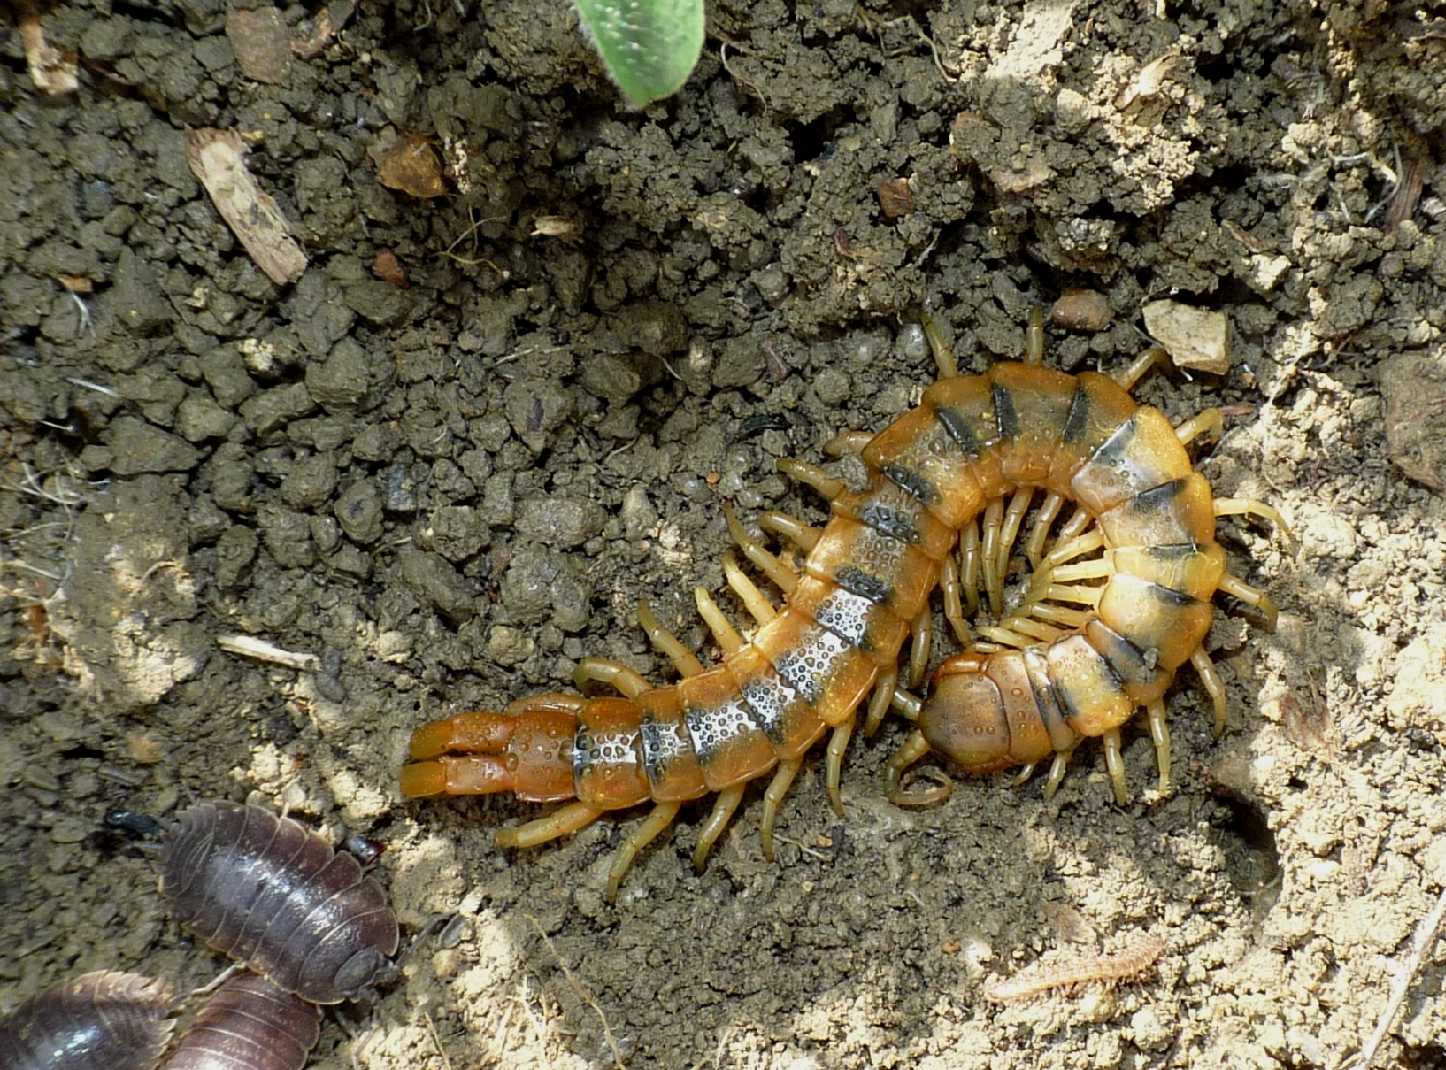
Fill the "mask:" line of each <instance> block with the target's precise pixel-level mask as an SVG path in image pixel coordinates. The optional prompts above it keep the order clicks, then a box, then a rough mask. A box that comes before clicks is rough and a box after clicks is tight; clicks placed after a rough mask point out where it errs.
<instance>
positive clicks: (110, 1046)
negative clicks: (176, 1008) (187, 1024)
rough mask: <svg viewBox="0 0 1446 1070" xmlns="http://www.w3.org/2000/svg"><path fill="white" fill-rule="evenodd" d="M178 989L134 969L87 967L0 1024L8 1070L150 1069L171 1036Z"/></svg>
mask: <svg viewBox="0 0 1446 1070" xmlns="http://www.w3.org/2000/svg"><path fill="white" fill-rule="evenodd" d="M170 1002H171V990H170V987H169V986H168V985H166V984H165V982H163V981H157V980H152V979H151V978H149V977H142V976H140V975H139V974H134V973H115V972H111V971H101V972H98V973H86V974H82V975H80V976H79V977H76V978H73V979H72V980H69V981H66V982H64V983H63V984H59V985H56V986H55V987H54V988H50V989H47V990H46V991H44V992H42V993H40V994H39V995H38V996H34V997H32V998H30V999H28V1000H26V1001H25V1002H24V1003H22V1004H20V1006H19V1007H17V1008H16V1009H15V1013H13V1014H12V1015H10V1017H9V1018H6V1019H5V1021H4V1022H0V1066H3V1067H4V1068H5V1070H150V1068H151V1067H153V1066H155V1064H156V1060H157V1059H159V1058H160V1056H161V1051H162V1050H163V1049H164V1048H165V1046H166V1041H167V1040H169V1039H170V1035H171V1027H172V1024H173V1023H172V1022H171V1020H170V1018H169V1017H168V1015H169V1008H170Z"/></svg>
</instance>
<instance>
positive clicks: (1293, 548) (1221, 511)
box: [1215, 498, 1300, 556]
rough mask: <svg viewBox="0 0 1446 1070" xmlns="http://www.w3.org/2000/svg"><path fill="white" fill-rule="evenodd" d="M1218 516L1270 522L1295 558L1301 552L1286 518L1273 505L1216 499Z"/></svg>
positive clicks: (1249, 499)
mask: <svg viewBox="0 0 1446 1070" xmlns="http://www.w3.org/2000/svg"><path fill="white" fill-rule="evenodd" d="M1215 515H1216V516H1241V515H1247V516H1258V517H1260V519H1262V520H1267V521H1269V522H1270V523H1271V524H1272V525H1273V526H1274V528H1275V532H1276V534H1277V535H1279V536H1280V539H1281V541H1282V542H1284V543H1285V546H1286V549H1287V550H1289V551H1290V553H1291V555H1292V556H1294V555H1295V554H1296V553H1298V552H1299V551H1300V545H1299V543H1297V542H1296V541H1295V536H1294V535H1293V534H1291V531H1290V525H1289V524H1287V523H1286V522H1285V517H1283V516H1281V515H1280V510H1279V509H1277V508H1275V506H1273V505H1266V504H1265V503H1264V502H1262V501H1257V500H1256V499H1254V498H1216V499H1215Z"/></svg>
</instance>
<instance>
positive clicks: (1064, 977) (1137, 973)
mask: <svg viewBox="0 0 1446 1070" xmlns="http://www.w3.org/2000/svg"><path fill="white" fill-rule="evenodd" d="M1164 953H1165V941H1164V940H1161V939H1160V938H1159V937H1158V936H1153V935H1150V934H1146V935H1144V936H1141V937H1139V938H1137V939H1136V940H1135V941H1134V942H1132V943H1130V944H1129V945H1127V946H1126V947H1125V949H1124V950H1123V951H1120V952H1117V953H1115V954H1113V955H1090V956H1086V957H1083V958H1072V959H1066V960H1065V961H1063V962H1059V963H1053V964H1050V965H1047V966H1038V965H1036V966H1034V967H1031V968H1028V969H1025V970H1022V971H1021V972H1019V973H1017V974H1015V975H1014V976H1013V977H1008V978H1005V979H1004V980H1002V981H995V982H993V983H992V984H989V985H987V986H986V987H985V989H984V998H985V999H987V1000H990V1001H991V1002H993V1003H1012V1002H1014V1001H1016V1000H1024V999H1031V998H1033V997H1034V996H1037V995H1040V994H1041V993H1044V992H1048V991H1050V990H1052V989H1056V988H1059V989H1065V990H1067V991H1073V990H1075V989H1077V988H1079V987H1080V986H1081V985H1087V984H1091V983H1099V984H1103V985H1107V986H1113V985H1117V984H1120V983H1122V982H1128V981H1136V980H1139V979H1140V978H1141V977H1143V976H1145V974H1147V973H1149V971H1150V970H1152V969H1154V966H1155V963H1156V962H1157V961H1158V960H1159V958H1160V956H1161V955H1163V954H1164Z"/></svg>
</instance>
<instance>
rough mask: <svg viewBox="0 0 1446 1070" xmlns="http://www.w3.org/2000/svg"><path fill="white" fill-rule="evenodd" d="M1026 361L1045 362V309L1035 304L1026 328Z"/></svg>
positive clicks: (1031, 309)
mask: <svg viewBox="0 0 1446 1070" xmlns="http://www.w3.org/2000/svg"><path fill="white" fill-rule="evenodd" d="M1024 363H1026V364H1043V363H1044V309H1042V308H1040V306H1039V305H1034V306H1033V307H1031V308H1030V310H1029V323H1028V325H1027V326H1026V327H1025V328H1024Z"/></svg>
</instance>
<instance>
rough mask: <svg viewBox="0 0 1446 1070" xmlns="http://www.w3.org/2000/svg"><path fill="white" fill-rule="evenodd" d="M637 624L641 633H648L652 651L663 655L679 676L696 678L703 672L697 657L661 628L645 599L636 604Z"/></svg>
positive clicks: (675, 637) (660, 622)
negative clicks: (640, 628)
mask: <svg viewBox="0 0 1446 1070" xmlns="http://www.w3.org/2000/svg"><path fill="white" fill-rule="evenodd" d="M638 623H639V624H641V625H642V626H643V631H645V632H647V633H648V641H649V642H650V643H652V644H653V649H655V650H656V651H657V652H658V653H659V654H663V655H665V656H666V657H667V658H668V660H669V661H671V662H672V663H673V667H674V668H676V669H677V670H678V674H679V675H680V676H697V675H698V674H699V673H701V672H702V671H703V663H702V662H700V661H699V660H698V656H697V655H696V654H694V653H693V652H692V651H691V650H689V649H688V648H687V647H685V646H684V645H683V642H682V640H680V639H679V638H678V637H677V636H676V635H674V634H673V633H672V632H671V631H669V630H668V629H667V628H665V627H663V622H662V621H660V620H658V617H657V614H655V613H654V612H653V607H652V606H650V605H648V602H647V599H643V600H642V601H640V602H639V603H638Z"/></svg>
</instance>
